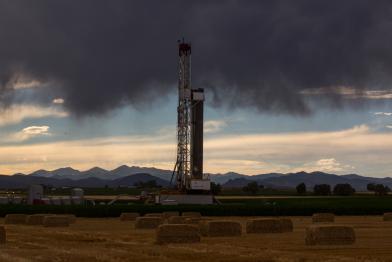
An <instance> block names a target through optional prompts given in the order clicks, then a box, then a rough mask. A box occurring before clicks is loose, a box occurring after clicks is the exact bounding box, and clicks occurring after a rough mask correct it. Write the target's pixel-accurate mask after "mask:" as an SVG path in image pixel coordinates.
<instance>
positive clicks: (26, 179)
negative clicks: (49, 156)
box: [0, 165, 392, 191]
mask: <svg viewBox="0 0 392 262" xmlns="http://www.w3.org/2000/svg"><path fill="white" fill-rule="evenodd" d="M208 175H209V176H210V178H211V181H213V182H215V183H219V184H221V185H222V186H223V187H224V188H241V187H243V186H245V185H247V184H248V183H250V182H252V181H256V182H257V183H258V184H262V185H264V186H265V187H269V188H281V189H286V188H287V189H288V188H295V187H296V186H297V185H298V184H299V183H302V182H304V183H305V184H306V186H307V187H308V188H312V187H313V186H314V185H316V184H329V185H331V186H334V185H336V184H343V183H349V184H351V185H352V186H353V187H354V188H355V189H356V190H358V191H366V186H367V184H369V183H378V184H384V185H388V186H389V187H391V188H392V178H390V177H386V178H374V177H365V176H360V175H357V174H348V175H335V174H328V173H324V172H311V173H307V172H297V173H288V174H281V173H267V174H260V175H253V176H249V175H244V174H239V173H234V172H229V173H225V174H208ZM171 176H172V171H170V170H164V169H157V168H152V167H137V166H131V167H129V166H126V165H122V166H120V167H118V168H116V169H113V170H105V169H102V168H100V167H93V168H91V169H89V170H86V171H79V170H76V169H73V168H70V167H66V168H59V169H56V170H53V171H48V170H37V171H35V172H33V173H31V174H21V173H18V174H15V175H12V176H6V175H0V188H23V187H27V186H28V185H30V184H46V185H52V186H56V187H59V186H70V187H103V186H106V185H107V186H109V187H117V186H133V185H134V184H135V183H138V182H147V181H150V180H155V181H156V183H157V184H158V185H161V186H168V185H169V184H170V182H169V181H170V179H171Z"/></svg>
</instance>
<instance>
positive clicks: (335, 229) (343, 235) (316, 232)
mask: <svg viewBox="0 0 392 262" xmlns="http://www.w3.org/2000/svg"><path fill="white" fill-rule="evenodd" d="M305 243H306V245H351V244H354V243H355V232H354V229H353V228H352V227H349V226H339V225H312V226H309V227H308V228H307V229H306V237H305Z"/></svg>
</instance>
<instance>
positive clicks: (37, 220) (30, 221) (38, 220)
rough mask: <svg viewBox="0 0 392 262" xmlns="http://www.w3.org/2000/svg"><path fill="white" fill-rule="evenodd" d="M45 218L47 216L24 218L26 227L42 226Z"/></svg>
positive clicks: (39, 215)
mask: <svg viewBox="0 0 392 262" xmlns="http://www.w3.org/2000/svg"><path fill="white" fill-rule="evenodd" d="M45 216H48V214H34V215H29V216H27V217H26V225H31V226H34V225H43V224H44V219H45Z"/></svg>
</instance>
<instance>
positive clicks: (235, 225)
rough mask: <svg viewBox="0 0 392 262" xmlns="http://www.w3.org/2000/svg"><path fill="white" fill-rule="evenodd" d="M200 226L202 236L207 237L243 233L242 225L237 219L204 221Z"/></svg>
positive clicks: (233, 235) (231, 235)
mask: <svg viewBox="0 0 392 262" xmlns="http://www.w3.org/2000/svg"><path fill="white" fill-rule="evenodd" d="M199 227H200V233H201V234H202V236H206V237H235V236H240V235H241V234H242V226H241V224H240V223H239V222H237V221H228V220H215V221H202V222H200V224H199Z"/></svg>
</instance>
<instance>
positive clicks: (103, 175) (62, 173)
mask: <svg viewBox="0 0 392 262" xmlns="http://www.w3.org/2000/svg"><path fill="white" fill-rule="evenodd" d="M141 173H144V174H149V175H152V176H154V177H158V178H160V179H163V180H167V181H170V178H171V174H172V171H170V170H163V169H157V168H152V167H137V166H131V167H129V166H127V165H122V166H119V167H117V168H116V169H113V170H106V169H103V168H100V167H93V168H91V169H89V170H86V171H79V170H76V169H73V168H70V167H66V168H59V169H56V170H53V171H47V170H43V169H41V170H37V171H35V172H33V173H31V174H29V175H31V176H36V177H51V178H58V179H72V180H80V179H85V178H90V177H94V178H100V179H104V180H115V179H118V178H121V177H126V176H130V175H134V174H141Z"/></svg>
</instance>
